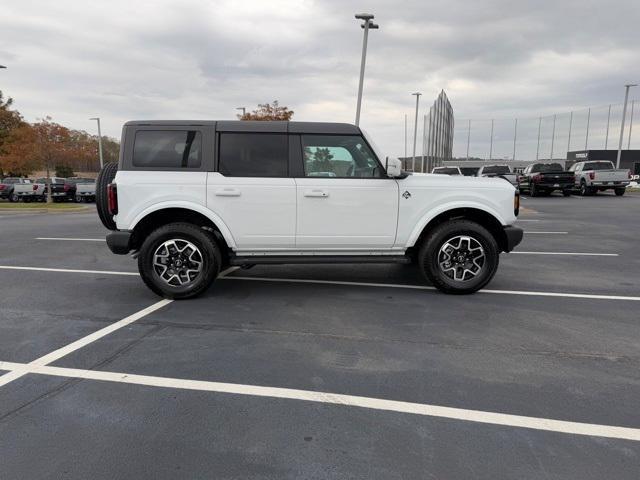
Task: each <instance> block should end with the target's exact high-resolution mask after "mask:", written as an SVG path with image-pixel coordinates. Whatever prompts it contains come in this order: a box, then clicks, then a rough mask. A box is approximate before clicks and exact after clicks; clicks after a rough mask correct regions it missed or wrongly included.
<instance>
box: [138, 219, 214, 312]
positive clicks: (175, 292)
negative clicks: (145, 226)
mask: <svg viewBox="0 0 640 480" xmlns="http://www.w3.org/2000/svg"><path fill="white" fill-rule="evenodd" d="M167 242H168V243H169V244H168V245H167ZM172 242H175V243H172ZM187 244H189V245H187ZM192 247H195V248H196V249H197V252H194V251H193V250H192ZM178 250H179V252H178ZM157 252H160V253H166V254H167V256H168V259H167V260H166V261H168V262H170V261H172V260H173V261H174V262H175V263H173V268H175V267H176V263H178V262H179V263H178V265H177V267H178V270H180V269H182V270H181V272H182V273H180V274H179V275H178V274H176V273H174V271H173V270H172V267H171V264H168V266H166V267H164V268H165V270H164V271H162V270H160V268H162V267H163V265H160V262H159V263H154V259H155V256H156V253H157ZM189 252H191V253H189ZM161 257H164V255H162V256H161ZM190 259H192V260H193V261H194V264H192V265H191V267H194V268H195V263H198V260H199V263H200V264H201V265H200V269H199V272H197V273H196V274H195V275H194V276H193V277H191V276H190V274H189V273H188V272H185V269H186V268H187V267H185V262H186V261H188V260H190ZM221 263H222V262H221V253H220V248H219V247H218V244H217V243H216V241H215V238H214V236H213V234H211V233H210V232H208V231H206V230H203V229H202V228H200V227H198V226H197V225H194V224H192V223H170V224H168V225H164V226H162V227H159V228H158V229H156V230H154V231H153V232H151V233H150V234H149V236H148V237H147V238H146V239H145V241H144V242H143V244H142V247H141V248H140V254H139V256H138V270H139V271H140V276H142V280H143V281H144V283H146V284H147V286H148V287H149V288H150V289H151V290H152V291H153V292H155V293H156V294H158V295H160V296H162V297H165V298H172V299H175V300H179V299H185V298H192V297H195V296H197V295H200V294H201V293H202V292H204V291H205V290H206V289H207V288H209V286H210V285H211V283H212V282H213V281H214V280H215V278H216V277H217V276H218V273H219V272H220V265H221ZM163 274H164V277H163ZM176 277H177V278H176Z"/></svg>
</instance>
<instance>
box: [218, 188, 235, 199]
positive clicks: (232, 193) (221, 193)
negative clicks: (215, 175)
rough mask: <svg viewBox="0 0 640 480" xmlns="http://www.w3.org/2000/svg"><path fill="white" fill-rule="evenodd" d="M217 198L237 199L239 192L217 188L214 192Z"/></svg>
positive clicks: (232, 189) (233, 189)
mask: <svg viewBox="0 0 640 480" xmlns="http://www.w3.org/2000/svg"><path fill="white" fill-rule="evenodd" d="M216 196H217V197H239V196H240V190H238V189H237V188H219V189H218V190H216Z"/></svg>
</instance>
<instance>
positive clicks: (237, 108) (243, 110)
mask: <svg viewBox="0 0 640 480" xmlns="http://www.w3.org/2000/svg"><path fill="white" fill-rule="evenodd" d="M236 110H242V116H243V117H244V116H245V115H246V114H247V107H236Z"/></svg>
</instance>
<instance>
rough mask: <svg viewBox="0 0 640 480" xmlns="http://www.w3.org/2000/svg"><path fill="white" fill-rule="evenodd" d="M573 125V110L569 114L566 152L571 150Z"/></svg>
mask: <svg viewBox="0 0 640 480" xmlns="http://www.w3.org/2000/svg"><path fill="white" fill-rule="evenodd" d="M572 126H573V112H571V115H570V116H569V139H568V140H567V152H568V151H570V150H571V127H572Z"/></svg>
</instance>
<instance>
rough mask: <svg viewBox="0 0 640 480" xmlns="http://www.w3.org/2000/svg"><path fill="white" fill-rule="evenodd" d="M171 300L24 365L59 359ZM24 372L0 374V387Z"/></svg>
mask: <svg viewBox="0 0 640 480" xmlns="http://www.w3.org/2000/svg"><path fill="white" fill-rule="evenodd" d="M171 302H173V300H167V299H163V300H160V301H159V302H156V303H154V304H153V305H150V306H148V307H147V308H143V309H142V310H140V311H139V312H136V313H134V314H132V315H129V316H128V317H126V318H123V319H122V320H119V321H117V322H115V323H112V324H111V325H108V326H106V327H104V328H101V329H100V330H98V331H96V332H93V333H91V334H89V335H87V336H86V337H82V338H80V339H79V340H76V341H75V342H73V343H70V344H69V345H66V346H64V347H62V348H59V349H58V350H54V351H53V352H51V353H48V354H47V355H44V356H42V357H40V358H37V359H35V360H34V361H32V362H31V363H29V364H25V365H27V366H44V365H47V364H49V363H51V362H55V361H56V360H59V359H60V358H62V357H64V356H65V355H69V354H70V353H72V352H75V351H76V350H78V349H80V348H82V347H84V346H86V345H89V344H90V343H92V342H95V341H96V340H99V339H101V338H102V337H104V336H106V335H109V334H110V333H113V332H115V331H116V330H119V329H120V328H122V327H126V326H127V325H130V324H132V323H133V322H135V321H137V320H140V319H141V318H142V317H146V316H147V315H149V314H150V313H153V312H155V311H156V310H158V309H160V308H162V307H164V306H165V305H168V304H170V303H171ZM26 373H29V372H24V373H20V372H18V374H16V372H15V371H13V372H9V373H6V374H4V375H2V376H0V387H1V386H3V385H6V384H7V383H9V382H12V381H14V380H17V379H18V378H20V377H22V376H23V375H25V374H26Z"/></svg>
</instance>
